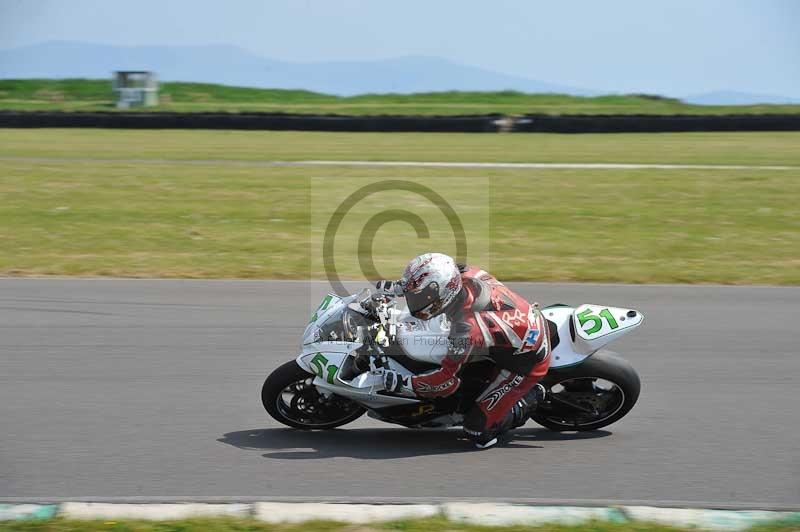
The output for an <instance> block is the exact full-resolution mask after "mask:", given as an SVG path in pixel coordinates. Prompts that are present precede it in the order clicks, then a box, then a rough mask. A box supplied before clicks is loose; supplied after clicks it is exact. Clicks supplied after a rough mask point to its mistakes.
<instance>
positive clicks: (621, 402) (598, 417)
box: [531, 351, 641, 431]
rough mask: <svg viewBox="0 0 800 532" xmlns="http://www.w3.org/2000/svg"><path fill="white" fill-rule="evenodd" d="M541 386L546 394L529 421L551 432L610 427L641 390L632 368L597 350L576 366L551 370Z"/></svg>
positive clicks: (620, 360)
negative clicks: (531, 420)
mask: <svg viewBox="0 0 800 532" xmlns="http://www.w3.org/2000/svg"><path fill="white" fill-rule="evenodd" d="M542 385H543V386H544V387H545V388H546V389H547V395H546V396H545V400H544V401H543V403H542V404H541V405H540V406H539V407H538V408H537V409H536V411H535V412H534V414H533V415H532V416H531V419H533V420H534V421H535V422H537V423H538V424H540V425H542V426H544V427H547V428H548V429H550V430H555V431H572V430H575V431H587V430H597V429H600V428H602V427H606V426H608V425H611V424H612V423H614V422H616V421H618V420H620V419H621V418H622V417H623V416H625V414H627V413H628V412H630V410H631V408H633V406H634V405H635V404H636V401H637V399H639V391H640V389H641V382H640V381H639V375H638V374H637V373H636V370H634V369H633V366H631V365H630V363H628V362H627V361H626V360H624V359H622V358H620V357H619V356H617V355H615V354H612V353H611V352H609V351H598V352H597V353H595V354H594V355H592V356H591V357H589V358H588V359H586V361H584V362H582V363H580V364H579V365H577V366H574V367H571V368H563V369H555V370H553V371H551V372H550V373H548V374H547V376H545V378H544V379H542Z"/></svg>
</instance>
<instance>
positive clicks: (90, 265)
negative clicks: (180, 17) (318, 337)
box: [0, 130, 800, 285]
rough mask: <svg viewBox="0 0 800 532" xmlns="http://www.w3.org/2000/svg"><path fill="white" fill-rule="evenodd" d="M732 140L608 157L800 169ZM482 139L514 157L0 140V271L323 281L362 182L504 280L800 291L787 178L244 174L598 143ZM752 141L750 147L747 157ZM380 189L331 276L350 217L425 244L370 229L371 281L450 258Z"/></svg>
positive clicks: (781, 152) (746, 141) (745, 174)
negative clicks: (324, 252)
mask: <svg viewBox="0 0 800 532" xmlns="http://www.w3.org/2000/svg"><path fill="white" fill-rule="evenodd" d="M729 135H730V136H729V137H728V136H726V135H723V134H719V135H708V136H707V137H704V136H702V135H689V137H690V140H687V139H685V138H684V139H682V137H681V136H680V135H665V136H661V135H641V136H638V137H637V136H626V142H624V143H623V144H624V146H626V147H627V149H624V147H623V146H619V147H617V148H615V149H616V152H617V153H619V155H620V156H626V157H627V158H628V160H641V159H646V160H649V161H664V162H667V161H669V162H674V161H676V160H677V161H686V160H687V157H688V159H689V160H691V161H698V160H700V161H704V162H717V163H730V162H732V161H730V160H727V159H728V156H730V158H731V159H734V160H735V161H737V162H740V163H741V162H758V163H766V162H769V163H776V162H780V163H783V164H797V163H798V157H800V150H797V149H794V150H792V149H790V148H791V147H792V146H794V147H795V148H796V147H797V146H798V145H799V144H798V139H800V135H798V134H750V135H740V134H729ZM495 138H497V139H499V140H500V142H501V143H502V141H503V140H504V139H508V140H510V141H512V142H517V141H516V140H515V139H516V137H513V136H507V135H506V136H503V135H497V136H492V137H486V136H478V137H475V136H470V135H462V136H442V137H439V136H436V135H433V136H425V135H391V134H384V135H379V134H375V135H363V136H362V137H360V138H358V137H357V136H355V135H338V134H324V135H319V134H278V133H243V132H237V133H236V134H232V133H228V132H179V131H149V132H140V131H136V132H128V131H86V130H37V131H30V130H4V131H0V274H2V275H20V276H25V275H71V276H97V275H100V276H131V277H246V278H300V279H304V278H305V279H307V278H310V277H311V278H322V277H323V275H324V274H323V271H322V268H321V265H320V262H321V261H320V259H319V251H318V250H319V246H318V243H319V241H320V238H321V234H322V231H323V229H324V226H325V223H326V221H327V219H326V218H325V216H324V215H325V213H324V212H323V211H325V207H326V206H327V205H337V204H338V203H339V202H340V201H341V200H342V199H343V197H344V194H346V193H348V192H347V191H349V190H353V189H355V188H357V187H359V186H361V185H363V184H366V183H370V182H374V181H376V180H381V179H389V178H401V179H408V180H413V181H418V182H422V183H427V184H429V185H430V186H434V187H435V188H436V187H438V188H436V189H437V190H444V191H450V192H449V193H447V194H446V195H447V199H448V201H450V202H451V203H452V204H453V206H454V208H455V209H456V211H457V212H458V213H459V214H460V215H461V217H462V219H463V221H464V223H465V225H466V226H467V228H468V230H472V231H473V233H474V235H473V237H471V240H470V245H471V246H472V247H471V250H472V251H471V254H470V256H471V257H473V258H474V257H478V258H477V259H475V260H476V261H477V262H480V263H481V265H482V266H485V267H487V268H490V269H491V270H492V271H493V272H494V273H495V274H496V275H497V276H498V277H500V278H502V279H507V280H538V281H598V282H611V281H622V282H632V283H651V282H685V283H730V284H749V283H763V284H784V285H785V284H800V254H799V253H798V250H799V249H800V206H799V205H800V203H799V202H798V201H797V199H798V198H800V174H798V171H796V170H773V171H766V170H757V169H747V170H692V169H679V170H595V169H592V170H582V169H577V170H575V169H573V170H522V169H514V170H500V169H432V168H354V167H347V166H335V167H326V168H307V167H273V166H262V165H259V164H257V162H258V158H259V157H260V158H261V159H269V158H273V157H280V158H290V156H291V155H295V156H298V157H300V156H305V157H308V158H325V157H332V156H339V157H342V158H345V159H350V158H353V159H354V158H359V155H360V153H361V152H360V150H367V149H368V147H370V148H371V150H372V151H369V152H366V151H365V153H368V154H369V155H370V156H371V157H372V158H375V159H377V158H381V157H389V158H402V157H407V158H409V159H437V158H443V159H449V160H453V159H458V158H470V159H472V158H480V157H484V158H485V157H488V156H489V155H493V156H496V157H498V158H502V157H512V158H516V157H524V156H530V157H534V158H543V159H552V158H558V157H565V158H566V160H567V161H569V160H582V159H584V158H587V157H589V156H590V154H593V153H602V151H603V150H602V149H601V148H602V147H603V146H606V144H605V142H606V140H605V139H606V138H607V137H605V136H587V137H581V138H582V139H583V141H582V144H580V145H575V144H571V143H572V142H573V140H572V139H574V137H562V136H558V135H531V136H524V138H525V139H526V142H527V143H526V144H515V145H513V146H512V147H511V149H510V150H502V149H501V148H502V144H492V142H495V141H494V140H493V139H495ZM659 138H662V139H664V144H663V145H662V147H661V149H658V143H657V139H659ZM473 139H485V140H486V141H489V140H492V142H489V143H488V144H485V145H481V144H480V143H478V144H470V142H474V140H473ZM459 141H463V142H459ZM595 142H597V144H594V143H595ZM564 143H566V144H564ZM675 146H684V147H685V148H686V150H685V151H684V152H676V151H674V150H675V149H676V148H675ZM752 146H757V147H758V149H756V150H755V151H748V150H747V149H745V148H746V147H752ZM483 147H485V148H486V149H481V148H483ZM689 147H691V149H692V151H691V153H688V151H689V150H688V148H689ZM610 149H613V146H612V148H610ZM306 150H307V151H306ZM51 153H52V154H54V155H56V156H58V157H64V158H56V159H52V158H47V155H48V154H51ZM554 153H555V154H558V156H557V157H556V156H555V155H553V154H554ZM97 154H102V155H103V156H109V157H112V158H115V159H117V160H106V161H103V160H99V159H95V158H94V157H95V156H96V155H97ZM387 154H388V155H387ZM659 155H660V158H659ZM19 156H25V157H32V159H20V158H18V157H19ZM153 158H163V159H164V161H161V162H159V161H153V160H152V159H153ZM223 158H227V159H228V160H227V161H218V162H203V160H204V159H223ZM231 159H235V160H231ZM239 159H242V160H247V161H249V164H248V163H242V162H240V161H239ZM383 194H384V195H376V196H375V197H373V198H371V200H370V201H365V202H362V203H360V204H359V205H358V206H357V207H356V208H355V209H354V210H353V211H352V212H351V213H350V214H349V215H348V217H346V218H345V221H346V223H344V224H343V225H342V231H341V232H340V233H339V235H338V236H337V241H336V242H337V248H336V250H337V252H336V261H337V266H338V268H339V271H340V273H342V274H343V275H344V276H345V277H349V278H358V276H359V271H360V269H359V265H358V258H359V254H358V252H357V249H356V244H355V242H356V237H357V235H358V234H359V232H360V231H361V229H362V227H363V226H364V224H365V221H366V220H367V219H368V218H369V217H370V216H372V215H373V214H375V213H377V212H381V211H383V210H385V209H387V208H405V209H408V210H411V211H413V212H415V213H419V214H420V215H421V216H422V217H423V218H424V219H425V220H426V221H428V222H429V223H430V224H432V232H431V237H430V239H429V240H425V239H417V238H416V235H415V234H413V232H411V231H409V227H408V226H407V225H405V224H404V223H401V222H390V223H388V224H387V225H385V226H383V227H382V228H381V229H380V230H379V232H378V239H377V240H376V242H377V243H378V244H376V247H375V254H374V255H375V263H376V267H377V269H378V271H379V272H381V273H383V274H385V275H387V276H389V275H397V274H399V271H400V269H401V266H402V264H403V263H404V261H406V260H407V259H408V258H409V257H411V256H413V255H414V254H416V253H419V252H423V251H427V250H429V249H437V250H443V251H450V250H449V248H448V247H447V246H449V245H451V244H452V243H451V240H452V237H451V235H450V233H449V226H447V225H446V223H445V221H444V220H443V218H442V217H441V215H438V214H437V212H436V211H435V209H434V208H433V207H432V206H430V205H427V204H426V203H425V202H424V201H420V199H419V198H418V197H413V196H409V195H407V193H396V192H395V193H383ZM312 211H313V212H312ZM437 216H438V217H437Z"/></svg>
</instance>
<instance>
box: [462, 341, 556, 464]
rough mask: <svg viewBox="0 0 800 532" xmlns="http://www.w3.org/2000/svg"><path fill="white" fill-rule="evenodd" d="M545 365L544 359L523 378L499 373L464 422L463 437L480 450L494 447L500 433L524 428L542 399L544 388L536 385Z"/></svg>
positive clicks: (545, 371)
mask: <svg viewBox="0 0 800 532" xmlns="http://www.w3.org/2000/svg"><path fill="white" fill-rule="evenodd" d="M549 365H550V360H549V357H547V359H546V360H543V361H542V362H540V363H539V364H536V366H534V367H533V369H532V370H531V371H530V372H529V373H528V374H527V375H518V374H516V373H511V372H510V371H508V370H501V371H499V372H498V374H497V377H496V378H495V379H494V380H493V381H492V383H491V384H490V385H489V386H488V387H487V388H486V390H485V391H484V393H483V394H481V395H480V397H478V399H477V400H476V401H475V404H474V405H473V407H472V408H471V409H470V410H469V412H467V415H466V417H465V418H464V432H466V434H467V437H468V438H469V439H470V440H472V441H473V442H474V443H475V445H476V446H477V447H479V448H482V449H483V448H486V447H491V446H492V445H494V444H496V443H497V437H498V436H500V435H501V434H502V433H504V432H506V431H509V430H511V429H513V428H516V427H520V426H522V425H524V424H525V422H526V421H527V420H528V415H529V414H530V412H531V411H532V410H533V409H535V408H536V403H537V402H538V401H539V400H541V399H542V398H543V397H544V387H542V386H541V385H538V384H537V383H538V382H539V380H541V378H542V377H544V375H545V374H546V373H547V367H548V366H549Z"/></svg>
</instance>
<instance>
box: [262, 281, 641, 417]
mask: <svg viewBox="0 0 800 532" xmlns="http://www.w3.org/2000/svg"><path fill="white" fill-rule="evenodd" d="M531 309H532V310H531V311H532V312H541V313H542V314H543V316H544V317H545V319H546V322H545V323H547V326H548V329H549V341H550V348H551V351H552V355H551V364H550V369H549V371H548V373H547V375H546V376H545V377H544V379H542V381H541V384H542V385H543V386H544V387H545V389H546V394H545V398H544V400H543V401H540V402H539V404H538V405H537V407H536V409H535V410H534V411H533V412H532V413H531V414H530V418H531V419H533V420H534V421H535V422H536V423H538V424H540V425H542V426H544V427H546V428H548V429H551V430H554V431H591V430H597V429H600V428H602V427H606V426H608V425H610V424H612V423H614V422H616V421H618V420H619V419H621V418H622V417H624V416H625V415H626V414H627V413H628V412H630V410H631V409H632V408H633V406H634V405H635V404H636V401H637V399H638V398H639V391H640V386H641V385H640V380H639V376H638V375H637V373H636V371H635V370H634V368H633V367H632V366H631V365H630V363H628V362H627V361H625V360H624V359H622V358H621V357H619V356H618V355H616V354H614V353H612V352H610V351H607V350H605V349H603V347H605V346H606V345H607V344H609V343H610V342H611V341H613V340H616V339H617V338H619V337H621V336H623V335H625V334H628V333H629V332H631V331H633V330H634V329H635V328H637V327H639V326H640V325H641V324H642V322H643V320H644V316H643V315H642V313H641V312H639V311H636V310H633V309H624V308H616V307H609V306H603V305H592V304H583V305H580V306H579V307H577V308H573V307H570V306H567V305H564V304H555V305H550V306H546V307H543V308H541V309H539V308H538V306H532V307H531ZM500 314H501V313H498V315H500ZM499 317H502V316H501V315H500V316H499ZM449 330H450V323H449V320H448V319H447V318H446V316H445V315H443V314H442V315H439V316H437V317H435V318H433V319H431V320H427V321H423V320H419V319H417V318H414V317H413V316H411V315H410V314H409V313H408V311H407V310H406V309H398V308H397V304H396V301H395V300H394V299H392V298H388V297H383V296H381V295H379V294H376V295H372V294H371V292H370V291H369V290H368V289H365V290H362V291H361V292H359V293H358V294H353V295H349V296H346V297H340V296H338V295H335V294H328V295H327V296H325V298H324V299H323V300H322V303H321V304H320V305H319V308H317V310H316V312H314V315H313V316H312V318H311V321H310V323H309V324H308V325H307V326H306V329H305V332H304V334H303V343H302V348H301V352H300V354H299V355H298V356H297V358H296V359H295V360H292V361H289V362H287V363H285V364H283V365H282V366H280V367H278V368H277V369H276V370H274V371H273V372H272V373H271V374H270V375H269V376H268V377H267V379H266V381H265V382H264V385H263V388H262V391H261V400H262V403H263V405H264V408H265V409H266V411H267V412H268V413H269V415H270V416H272V417H273V418H274V419H275V420H277V421H279V422H281V423H283V424H284V425H287V426H289V427H294V428H298V429H332V428H335V427H340V426H342V425H346V424H347V423H350V422H352V421H354V420H356V419H358V418H359V417H361V416H362V415H363V414H364V413H365V412H366V413H367V414H368V415H369V416H370V417H372V418H375V419H377V420H380V421H384V422H387V423H394V424H399V425H403V426H406V427H413V428H428V427H431V428H443V427H452V426H460V425H461V423H462V421H463V419H464V415H465V413H466V412H467V411H468V410H469V409H470V407H471V406H472V405H473V404H474V402H475V400H476V399H477V398H478V397H479V396H480V394H481V393H482V392H483V391H484V390H485V388H486V387H487V386H488V385H489V381H490V379H491V377H492V370H493V362H491V361H490V360H488V359H486V358H485V357H481V356H472V357H470V360H469V361H468V362H467V364H465V365H464V367H463V368H462V369H461V372H460V373H459V376H460V377H461V380H462V382H461V385H460V386H459V388H458V390H457V391H456V392H455V393H453V394H452V395H450V396H448V397H443V398H432V399H428V398H412V397H405V396H399V395H392V394H389V393H387V392H386V391H385V389H384V380H383V376H382V371H383V370H384V369H390V370H393V371H396V372H398V373H400V374H401V375H404V376H405V375H413V374H420V373H424V372H427V371H430V370H433V369H436V368H437V367H439V365H440V363H441V361H442V359H443V358H444V356H445V354H446V352H447V337H448V335H449Z"/></svg>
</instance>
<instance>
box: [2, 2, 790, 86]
mask: <svg viewBox="0 0 800 532" xmlns="http://www.w3.org/2000/svg"><path fill="white" fill-rule="evenodd" d="M48 40H70V41H83V42H95V43H107V44H120V45H156V44H180V45H191V44H219V43H224V44H233V45H237V46H241V47H243V48H246V49H248V50H250V51H253V52H256V53H258V54H260V55H263V56H266V57H270V58H274V59H282V60H288V61H325V60H333V59H380V58H386V57H396V56H403V55H427V56H436V57H443V58H447V59H451V60H454V61H458V62H461V63H465V64H470V65H476V66H481V67H485V68H490V69H493V70H497V71H500V72H505V73H510V74H517V75H522V76H525V77H529V78H534V79H539V80H542V81H548V82H553V83H558V84H562V85H571V86H576V87H585V88H589V89H599V90H604V91H609V92H652V93H662V94H670V95H685V94H693V93H699V92H706V91H711V90H717V89H727V90H737V91H746V92H757V93H765V94H778V95H784V96H791V97H800V1H796V0H760V1H759V0H732V1H722V0H666V1H663V0H650V1H647V0H608V1H597V0H587V1H564V0H559V1H549V2H539V1H533V0H529V1H525V0H519V1H505V0H483V1H474V0H402V1H398V0H394V1H378V0H374V1H367V0H325V1H323V0H285V1H282V2H276V1H270V0H262V1H258V0H231V1H215V2H210V1H203V0H134V1H126V2H122V1H100V0H69V1H67V0H63V1H59V0H0V48H11V47H16V46H22V45H28V44H34V43H38V42H43V41H48Z"/></svg>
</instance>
